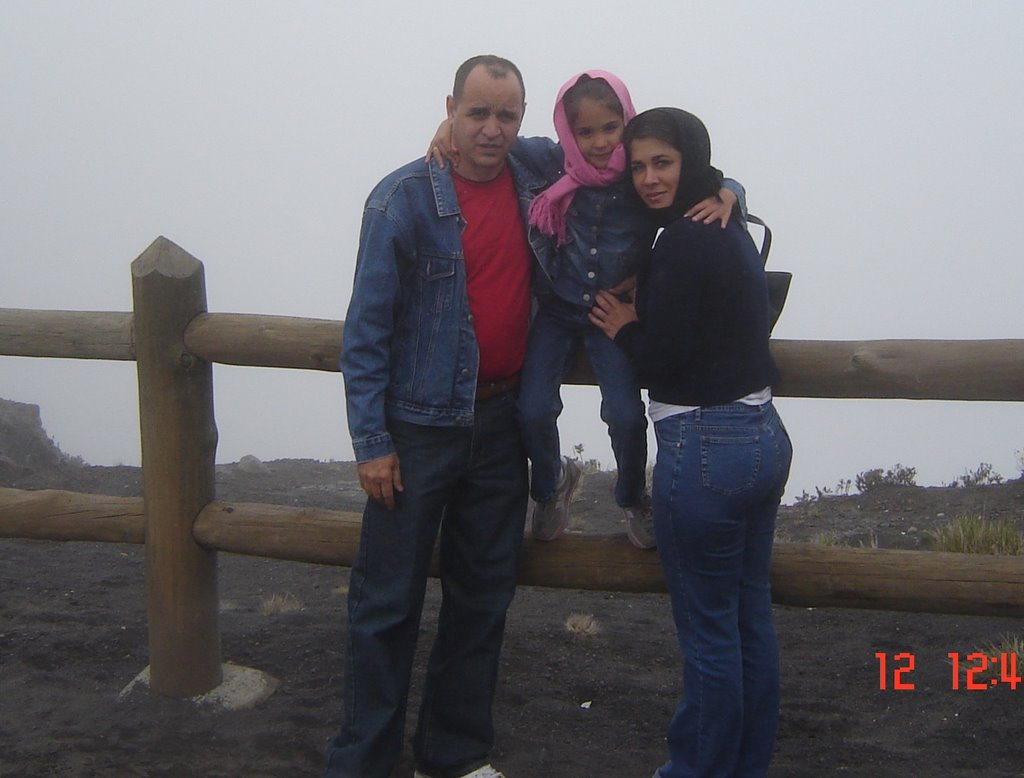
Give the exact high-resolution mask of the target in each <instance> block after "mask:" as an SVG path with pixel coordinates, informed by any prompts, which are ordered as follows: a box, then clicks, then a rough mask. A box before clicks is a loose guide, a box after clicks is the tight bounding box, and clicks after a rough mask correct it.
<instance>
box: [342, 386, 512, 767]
mask: <svg viewBox="0 0 1024 778" xmlns="http://www.w3.org/2000/svg"><path fill="white" fill-rule="evenodd" d="M388 430H389V431H390V433H391V435H392V438H393V440H394V443H395V447H396V450H397V452H398V457H399V462H400V466H401V473H402V482H403V485H404V487H405V490H404V491H402V492H398V493H397V494H396V504H395V508H394V510H392V511H389V510H387V509H386V508H384V507H383V506H382V505H381V504H379V503H377V502H375V501H373V500H369V501H368V502H367V505H366V510H365V512H364V514H363V525H362V536H361V539H360V545H359V553H358V555H357V557H356V560H355V563H354V564H353V566H352V574H351V578H350V586H349V597H348V617H349V626H348V633H347V639H346V658H345V679H344V721H343V724H342V727H341V731H340V733H339V734H338V735H337V736H336V737H335V738H334V739H333V740H332V742H331V744H330V746H329V747H328V750H327V770H326V775H327V776H330V777H331V778H387V776H388V775H390V773H391V771H392V769H393V768H394V766H395V765H396V764H397V762H398V759H399V757H400V755H401V753H402V743H403V736H404V725H405V714H406V704H407V698H408V692H409V678H410V674H411V671H412V663H413V658H414V655H415V652H416V639H417V636H418V634H419V625H420V615H421V613H422V610H423V598H424V594H425V591H426V581H427V575H428V572H429V568H430V561H431V556H432V553H433V550H434V541H435V539H436V538H437V535H438V532H440V536H441V542H440V569H441V588H442V597H443V598H442V604H441V610H440V614H439V616H438V625H437V637H436V639H435V641H434V646H433V650H432V651H431V654H430V659H429V662H428V666H427V674H426V681H425V683H424V688H423V702H422V706H421V708H420V714H419V719H418V723H417V727H416V734H415V737H414V740H413V750H414V753H415V756H416V760H417V764H418V765H419V766H420V768H421V769H423V770H424V771H426V772H429V773H430V774H431V775H437V776H448V775H461V774H463V773H464V772H467V771H469V770H473V769H475V768H476V767H478V766H480V765H482V764H485V763H486V762H487V761H488V758H487V756H488V753H489V752H490V750H491V747H492V746H493V743H494V727H493V724H492V719H491V703H492V700H493V697H494V690H495V684H496V681H497V674H498V657H499V653H500V650H501V643H502V638H503V635H504V629H505V612H506V610H507V609H508V606H509V605H510V603H511V602H512V598H513V595H514V593H515V588H516V578H517V574H518V567H519V552H520V548H521V546H522V539H523V529H524V524H525V518H526V502H527V471H526V457H525V454H524V452H523V448H522V443H521V441H520V438H519V430H518V424H517V421H516V412H515V398H514V396H513V395H511V394H504V395H499V396H498V397H495V398H493V399H490V400H486V401H483V402H478V403H476V407H475V412H474V425H473V426H472V427H465V428H463V427H428V426H422V425H416V424H410V423H408V422H397V421H393V420H392V421H389V423H388Z"/></svg>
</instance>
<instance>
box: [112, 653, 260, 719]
mask: <svg viewBox="0 0 1024 778" xmlns="http://www.w3.org/2000/svg"><path fill="white" fill-rule="evenodd" d="M222 671H223V673H224V680H223V681H222V682H221V684H220V685H219V686H217V687H215V688H213V689H211V690H210V691H208V692H206V693H205V694H199V695H196V696H195V697H192V698H191V699H192V702H193V703H195V704H196V705H202V706H209V707H211V708H214V709H217V710H223V711H234V710H244V709H246V708H253V707H255V706H257V705H259V704H260V703H261V702H263V701H264V700H265V699H267V697H269V696H270V695H271V694H273V693H274V690H275V689H277V686H278V684H279V683H280V682H279V681H278V680H277V679H276V678H274V676H272V675H269V674H268V673H265V672H263V671H262V670H256V669H253V668H251V667H243V666H242V665H235V664H231V663H225V664H224V665H222ZM140 687H145V688H146V689H149V667H146V669H145V670H143V671H142V672H141V673H139V674H138V675H137V676H135V677H134V678H133V679H132V680H131V681H130V682H129V684H128V685H127V686H125V687H124V689H122V690H121V693H120V694H119V695H118V696H117V698H118V700H123V699H125V698H126V697H128V695H130V694H131V693H132V692H134V691H136V690H137V689H139V688H140Z"/></svg>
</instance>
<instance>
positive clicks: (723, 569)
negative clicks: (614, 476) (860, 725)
mask: <svg viewBox="0 0 1024 778" xmlns="http://www.w3.org/2000/svg"><path fill="white" fill-rule="evenodd" d="M624 142H625V144H626V150H627V153H628V155H629V170H630V171H631V175H632V179H633V186H634V188H635V189H636V192H637V194H638V195H639V197H640V198H641V200H642V201H643V202H644V204H645V205H646V206H647V207H648V208H649V209H650V212H651V214H652V215H653V216H654V217H655V219H656V221H657V223H658V225H659V226H663V227H665V229H664V231H663V232H662V233H661V235H660V236H659V238H658V240H657V243H656V244H655V246H654V248H653V249H652V253H651V257H650V262H649V265H648V266H647V267H646V269H645V271H644V273H643V274H642V276H641V278H640V284H639V287H638V292H637V304H636V309H634V307H633V306H632V305H627V304H625V303H622V302H620V301H619V300H618V299H616V298H615V297H614V296H613V295H610V294H607V293H601V294H599V295H598V300H597V305H596V306H595V308H594V309H593V311H592V313H591V320H592V321H593V322H594V324H595V325H597V326H598V327H600V328H601V329H602V330H603V331H604V333H605V334H606V335H608V336H609V337H611V338H613V339H614V340H615V342H616V343H617V344H618V345H619V346H621V347H622V348H623V349H624V350H625V351H626V353H627V354H628V355H629V356H630V358H631V360H632V361H633V363H634V365H635V366H636V369H637V372H638V374H639V376H640V378H641V380H642V381H643V382H644V383H645V384H646V386H647V387H648V391H649V394H650V409H649V412H650V416H651V419H652V420H653V422H654V427H655V434H656V437H657V441H658V455H657V462H656V464H655V469H654V487H653V502H654V529H655V535H656V538H657V542H658V549H659V554H660V557H661V564H662V569H663V571H664V574H665V579H666V584H667V586H668V590H669V593H670V595H671V598H672V613H673V617H674V619H675V624H676V631H677V634H678V638H679V646H680V649H681V651H682V653H683V659H684V661H683V696H682V700H681V702H680V704H679V706H678V708H677V710H676V713H675V715H674V717H673V718H672V721H671V723H670V725H669V730H668V746H669V761H668V762H667V763H666V764H665V765H664V766H662V767H661V768H660V769H659V770H658V771H657V772H656V773H655V776H656V778H681V776H760V775H765V774H766V773H767V770H768V763H769V761H770V759H771V753H772V748H773V746H774V742H775V730H776V725H777V721H778V708H779V667H778V644H777V642H776V638H775V627H774V625H773V623H772V607H771V590H770V586H769V568H770V565H771V551H772V540H773V535H774V532H775V518H776V514H777V512H778V507H779V503H780V501H781V498H782V493H783V490H784V488H785V484H786V479H787V477H788V475H789V464H790V459H791V457H792V447H791V445H790V442H789V437H788V435H787V434H786V431H785V428H784V427H783V426H782V421H781V420H780V419H779V417H778V415H777V414H776V412H775V409H774V407H773V405H772V401H771V396H772V395H771V384H772V383H773V382H775V381H776V380H777V378H778V373H777V371H776V368H775V364H774V362H773V361H772V357H771V354H770V353H769V350H768V320H769V317H768V293H767V287H766V283H765V276H764V271H763V269H762V263H761V260H760V257H759V255H758V252H757V249H756V248H755V246H754V244H753V241H752V240H751V239H750V236H749V235H748V234H747V232H746V230H745V229H744V228H743V227H742V226H741V225H740V224H739V223H738V222H736V221H734V222H731V223H730V224H729V225H728V226H727V227H726V228H725V229H722V228H721V227H720V226H719V225H718V224H714V225H706V224H703V223H699V222H693V221H691V220H690V219H684V218H682V217H683V215H684V214H685V212H686V210H687V209H688V208H690V207H691V206H692V205H693V204H694V203H696V202H699V201H700V200H702V199H704V198H705V197H707V196H709V195H713V194H714V193H716V192H717V191H718V190H719V188H720V187H721V180H722V177H721V173H720V172H719V171H718V170H716V169H715V168H713V167H712V166H711V141H710V139H709V138H708V134H707V130H706V129H705V128H704V125H703V124H702V123H701V121H700V120H699V119H698V118H697V117H695V116H693V115H692V114H689V113H686V112H685V111H681V110H678V109H675V108H655V109H653V110H650V111H645V112H644V113H641V114H639V115H638V116H637V117H636V118H635V119H633V121H632V122H630V124H629V126H628V127H627V128H626V133H625V139H624Z"/></svg>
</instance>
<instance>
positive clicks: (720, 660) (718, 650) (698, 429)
mask: <svg viewBox="0 0 1024 778" xmlns="http://www.w3.org/2000/svg"><path fill="white" fill-rule="evenodd" d="M654 430H655V434H656V436H657V440H658V456H657V462H656V464H655V468H654V490H653V506H654V507H653V510H654V529H655V535H656V537H657V539H658V554H659V556H660V558H661V565H662V569H663V570H664V573H665V581H666V584H667V586H668V591H669V594H670V595H671V599H672V615H673V618H674V620H675V624H676V632H677V635H678V639H679V648H680V650H681V652H682V654H683V693H682V700H681V702H680V703H679V706H678V708H677V709H676V712H675V715H674V716H673V718H672V721H671V723H670V725H669V729H668V749H669V761H668V762H667V763H666V764H665V765H664V766H663V767H661V768H660V770H659V771H658V772H657V773H656V775H657V776H660V778H683V776H763V775H765V774H766V773H767V771H768V763H769V761H770V760H771V755H772V750H773V747H774V744H775V730H776V727H777V723H778V717H779V650H778V643H777V641H776V637H775V626H774V624H773V620H772V603H771V588H770V585H769V571H770V567H771V556H772V542H773V537H774V533H775V517H776V514H777V513H778V507H779V503H780V501H781V499H782V493H783V490H784V489H785V485H786V479H787V478H788V477H789V465H790V460H791V459H792V455H793V449H792V446H791V444H790V441H789V436H788V435H787V433H786V430H785V428H784V427H783V425H782V420H781V419H780V418H779V416H778V414H777V413H776V412H775V408H774V406H773V405H772V404H771V403H766V404H765V405H762V406H758V407H752V406H747V405H743V404H742V403H731V404H728V405H722V406H716V407H712V408H701V409H698V410H696V411H692V412H690V413H684V414H680V415H678V416H671V417H669V418H667V419H663V420H661V421H658V422H656V423H655V425H654Z"/></svg>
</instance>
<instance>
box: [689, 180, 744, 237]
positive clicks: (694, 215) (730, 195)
mask: <svg viewBox="0 0 1024 778" xmlns="http://www.w3.org/2000/svg"><path fill="white" fill-rule="evenodd" d="M734 205H736V193H735V192H733V191H732V190H731V189H726V188H725V187H724V186H723V187H722V188H721V189H720V190H719V191H718V194H717V195H715V196H714V197H708V198H707V199H705V200H701V201H700V202H699V203H697V204H696V205H695V206H693V207H692V208H691V209H690V210H688V211H687V212H686V215H687V216H689V217H690V218H691V219H693V220H694V221H695V222H701V221H702V222H704V223H705V224H711V223H712V222H716V221H718V220H721V222H722V229H723V230H724V229H725V228H726V225H728V224H729V217H730V216H732V208H733V206H734Z"/></svg>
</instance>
